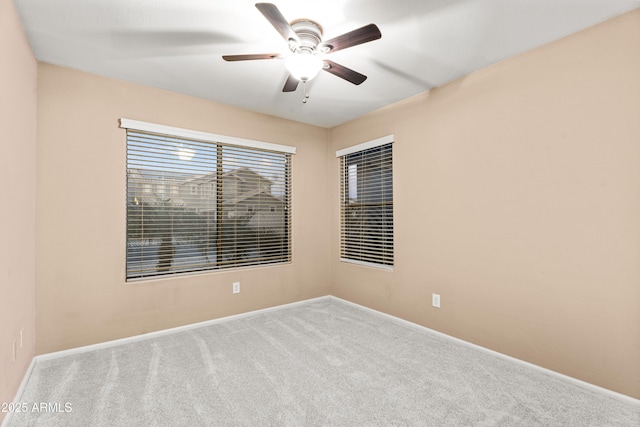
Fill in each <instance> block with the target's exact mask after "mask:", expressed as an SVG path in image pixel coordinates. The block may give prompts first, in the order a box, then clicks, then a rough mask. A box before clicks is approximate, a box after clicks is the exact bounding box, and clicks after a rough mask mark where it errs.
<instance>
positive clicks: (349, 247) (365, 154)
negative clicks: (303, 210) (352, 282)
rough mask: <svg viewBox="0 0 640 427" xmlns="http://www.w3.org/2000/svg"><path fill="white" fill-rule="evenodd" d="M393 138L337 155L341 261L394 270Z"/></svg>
mask: <svg viewBox="0 0 640 427" xmlns="http://www.w3.org/2000/svg"><path fill="white" fill-rule="evenodd" d="M391 138H392V137H386V138H382V139H381V140H378V141H377V143H376V141H374V142H373V143H365V144H361V145H359V146H355V147H352V148H351V149H345V150H341V151H339V152H338V153H337V155H338V157H339V158H340V165H341V167H340V170H341V179H340V183H341V184H340V202H341V203H340V259H341V261H345V262H355V263H359V264H365V265H372V266H376V267H384V268H392V267H393V259H394V249H393V247H394V240H393V150H392V139H391ZM360 147H363V148H362V149H359V148H360Z"/></svg>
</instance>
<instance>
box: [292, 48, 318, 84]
mask: <svg viewBox="0 0 640 427" xmlns="http://www.w3.org/2000/svg"><path fill="white" fill-rule="evenodd" d="M284 66H285V67H286V69H287V71H289V73H291V75H292V76H293V77H295V78H296V79H298V80H300V81H303V82H306V81H309V80H312V79H313V78H314V77H315V76H317V75H318V73H319V72H320V70H322V68H323V66H324V63H323V61H322V59H320V57H319V56H318V55H316V54H314V53H312V52H306V51H301V52H296V53H294V54H292V55H289V56H288V57H287V59H285V62H284Z"/></svg>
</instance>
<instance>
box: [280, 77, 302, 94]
mask: <svg viewBox="0 0 640 427" xmlns="http://www.w3.org/2000/svg"><path fill="white" fill-rule="evenodd" d="M297 88H298V79H296V78H295V77H293V76H292V75H291V74H289V77H287V81H286V82H284V87H283V88H282V91H283V92H295V90H296V89H297Z"/></svg>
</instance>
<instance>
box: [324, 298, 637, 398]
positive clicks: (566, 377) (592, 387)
mask: <svg viewBox="0 0 640 427" xmlns="http://www.w3.org/2000/svg"><path fill="white" fill-rule="evenodd" d="M329 298H332V299H335V300H338V301H340V302H343V303H346V304H350V305H353V306H355V307H359V308H361V309H363V310H367V311H369V312H372V313H375V314H378V315H380V316H384V317H387V318H390V319H392V320H395V321H397V322H400V323H403V324H406V325H409V326H412V327H414V328H419V329H421V330H424V331H426V332H428V333H430V334H433V335H437V336H439V337H442V338H446V339H448V340H452V341H455V342H457V343H459V344H463V345H466V346H469V347H472V348H475V349H477V350H481V351H483V352H485V353H489V354H491V355H493V356H496V357H499V358H501V359H505V360H509V361H511V362H515V363H518V364H520V365H524V366H527V367H529V368H531V369H535V370H537V371H539V372H542V373H544V374H547V375H549V376H552V377H555V378H557V379H559V380H562V381H566V382H570V383H572V384H575V385H577V386H579V387H582V388H584V389H587V390H591V391H593V392H596V393H600V394H605V395H607V396H609V397H612V398H614V399H618V400H621V401H623V402H625V403H631V404H633V405H637V406H639V407H640V400H638V399H636V398H633V397H631V396H627V395H626V394H622V393H618V392H615V391H613V390H609V389H607V388H604V387H600V386H597V385H595V384H591V383H588V382H586V381H582V380H579V379H577V378H574V377H570V376H569V375H565V374H561V373H560V372H556V371H552V370H551V369H547V368H543V367H542V366H539V365H536V364H533V363H531V362H527V361H524V360H522V359H518V358H515V357H513V356H509V355H506V354H504V353H500V352H497V351H495V350H491V349H489V348H486V347H482V346H481V345H478V344H474V343H471V342H469V341H465V340H462V339H460V338H456V337H452V336H451V335H447V334H445V333H443V332H439V331H436V330H434V329H430V328H427V327H426V326H422V325H418V324H417V323H413V322H410V321H408V320H405V319H402V318H400V317H396V316H393V315H391V314H387V313H383V312H381V311H378V310H374V309H373V308H369V307H366V306H364V305H360V304H357V303H355V302H351V301H348V300H345V299H342V298H338V297H336V296H333V295H330V296H329Z"/></svg>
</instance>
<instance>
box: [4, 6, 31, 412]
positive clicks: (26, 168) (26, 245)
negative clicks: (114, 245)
mask: <svg viewBox="0 0 640 427" xmlns="http://www.w3.org/2000/svg"><path fill="white" fill-rule="evenodd" d="M36 72H37V64H36V60H35V58H34V56H33V53H32V52H31V48H30V47H29V44H28V43H27V40H26V38H25V36H24V33H23V31H22V26H21V24H20V21H19V19H18V16H17V13H16V11H15V9H14V6H13V3H12V2H11V0H0V129H2V136H0V151H1V152H2V154H0V204H1V205H2V208H0V403H1V402H11V401H12V400H13V398H14V396H15V394H16V391H17V390H18V386H19V384H20V381H21V380H22V377H23V375H24V373H25V371H26V369H27V367H28V366H29V364H30V363H31V359H32V357H33V355H34V349H35V296H34V292H35V251H36V237H35V233H36V228H35V225H36V222H35V216H36V83H37V80H36ZM20 330H23V341H22V347H20ZM14 343H16V347H17V349H16V360H15V361H14V360H13V345H14ZM3 417H4V414H3V413H0V421H2V419H3Z"/></svg>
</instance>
